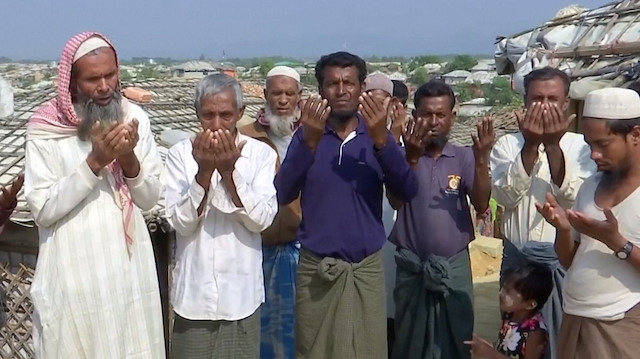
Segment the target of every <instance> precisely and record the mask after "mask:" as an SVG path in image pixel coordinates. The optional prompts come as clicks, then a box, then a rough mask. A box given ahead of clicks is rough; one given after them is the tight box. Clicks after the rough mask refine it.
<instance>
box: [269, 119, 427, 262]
mask: <svg viewBox="0 0 640 359" xmlns="http://www.w3.org/2000/svg"><path fill="white" fill-rule="evenodd" d="M388 135H389V140H388V141H387V144H386V146H385V147H384V148H382V149H381V150H377V149H375V147H374V144H373V140H372V138H371V137H370V136H369V134H368V133H367V131H366V128H365V120H364V118H362V117H361V116H360V115H359V114H358V127H357V128H356V130H355V131H354V132H352V133H351V134H349V136H348V137H347V138H346V139H345V140H344V141H343V140H342V139H341V138H340V137H339V136H338V135H337V134H336V133H335V131H333V130H332V129H331V128H330V127H329V126H327V128H326V129H325V133H324V135H323V137H322V139H321V140H320V142H319V144H318V147H317V149H316V152H315V154H314V153H313V152H312V151H311V150H310V149H309V147H308V146H307V145H306V144H305V143H304V137H303V129H302V128H300V129H299V130H298V131H296V133H295V134H294V136H293V139H292V141H291V144H290V145H289V150H288V152H287V156H286V158H285V160H284V162H283V163H282V167H281V168H280V171H279V172H278V174H277V176H276V180H275V184H276V189H277V193H278V194H277V196H278V202H279V203H280V204H286V203H289V202H291V201H293V200H294V199H295V198H297V196H298V194H299V193H300V194H301V204H302V223H301V224H300V229H299V230H298V240H299V241H300V243H301V244H302V246H303V247H304V248H305V249H307V250H309V251H311V252H313V253H314V254H316V255H318V256H320V257H334V258H339V259H342V260H345V261H347V262H350V263H357V262H360V261H362V260H363V259H364V258H366V257H368V256H369V255H371V254H373V253H375V252H377V251H378V250H380V249H381V248H382V245H383V244H384V242H385V233H384V228H383V226H382V200H383V198H382V195H383V185H386V186H387V189H388V190H389V191H390V192H391V193H393V194H394V195H395V196H397V197H398V198H400V199H402V200H405V201H410V200H411V199H412V198H413V197H414V196H415V195H416V193H417V192H418V180H417V177H416V175H415V173H414V172H413V171H412V170H411V167H410V166H409V164H408V163H407V161H406V160H405V158H404V155H403V152H402V151H401V149H400V147H399V146H398V144H397V143H396V141H395V140H394V139H393V136H392V135H391V133H390V132H389V133H388Z"/></svg>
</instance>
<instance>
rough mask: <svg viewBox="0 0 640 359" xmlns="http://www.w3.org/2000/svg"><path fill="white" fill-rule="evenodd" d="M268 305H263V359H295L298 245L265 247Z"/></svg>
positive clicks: (263, 264)
mask: <svg viewBox="0 0 640 359" xmlns="http://www.w3.org/2000/svg"><path fill="white" fill-rule="evenodd" d="M262 255H263V262H262V267H263V269H264V288H265V291H266V297H265V302H264V304H262V318H261V327H262V335H261V337H260V340H261V343H260V358H261V359H294V358H295V354H296V352H295V350H296V346H295V319H296V313H295V304H296V267H297V266H298V260H299V258H300V244H299V243H297V242H291V243H286V244H283V245H277V246H266V245H263V246H262Z"/></svg>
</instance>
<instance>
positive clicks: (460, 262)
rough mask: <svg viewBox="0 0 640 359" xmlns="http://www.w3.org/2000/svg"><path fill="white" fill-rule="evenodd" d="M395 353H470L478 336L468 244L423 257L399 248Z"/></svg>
mask: <svg viewBox="0 0 640 359" xmlns="http://www.w3.org/2000/svg"><path fill="white" fill-rule="evenodd" d="M395 259H396V264H397V266H398V268H397V271H396V288H395V290H394V293H393V297H394V299H395V302H396V316H395V326H396V341H395V345H394V347H393V355H392V357H393V358H395V359H454V358H455V359H465V358H470V357H471V356H470V348H469V346H468V345H466V344H464V341H465V340H471V339H472V336H473V282H472V280H471V261H470V259H469V251H468V250H467V249H465V250H463V251H462V252H460V253H458V254H456V255H454V256H453V257H451V258H449V259H446V258H443V257H439V256H433V255H432V256H429V258H428V259H427V260H426V261H424V262H422V261H421V260H420V258H418V256H417V255H416V254H415V253H413V252H411V251H409V250H406V249H398V250H397V251H396V257H395Z"/></svg>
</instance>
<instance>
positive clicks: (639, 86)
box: [629, 80, 640, 95]
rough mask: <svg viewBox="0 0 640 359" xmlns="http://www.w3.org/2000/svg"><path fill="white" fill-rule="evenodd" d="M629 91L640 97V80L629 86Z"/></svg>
mask: <svg viewBox="0 0 640 359" xmlns="http://www.w3.org/2000/svg"><path fill="white" fill-rule="evenodd" d="M629 90H633V91H635V92H636V93H637V94H638V95H640V80H636V81H633V82H632V83H630V84H629Z"/></svg>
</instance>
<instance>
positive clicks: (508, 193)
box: [491, 132, 596, 248]
mask: <svg viewBox="0 0 640 359" xmlns="http://www.w3.org/2000/svg"><path fill="white" fill-rule="evenodd" d="M523 146H524V137H523V136H522V134H521V133H516V134H508V135H504V136H502V137H501V138H500V139H498V141H497V142H496V144H495V145H494V146H493V150H492V151H491V181H492V186H491V195H492V197H493V198H494V199H495V200H496V201H498V204H499V205H501V206H503V207H504V218H503V221H502V233H504V236H505V238H506V239H507V240H509V241H511V243H513V244H514V245H515V246H516V247H518V248H522V247H523V246H524V244H525V243H527V242H528V241H537V242H548V243H553V242H554V241H555V236H556V230H555V228H554V227H553V226H552V225H550V224H549V223H547V222H546V221H545V220H544V217H542V215H541V214H540V213H538V211H537V210H536V203H545V202H546V195H547V193H548V192H551V193H553V194H554V195H555V196H556V198H557V199H558V202H559V203H560V205H561V206H563V207H565V208H571V206H573V202H574V201H575V197H576V194H577V193H578V190H579V189H580V186H581V185H582V182H583V181H584V179H585V178H587V177H589V176H591V175H592V174H593V173H595V172H596V165H595V163H594V162H593V160H591V151H590V149H589V146H588V145H587V143H586V142H585V141H584V137H583V135H581V134H577V133H572V132H567V133H566V134H565V135H564V136H563V137H562V139H561V140H560V148H561V149H562V153H563V154H564V163H565V173H564V181H563V182H562V186H560V187H558V186H557V185H556V184H555V183H553V180H552V179H551V171H550V169H549V160H548V159H547V155H546V154H545V151H544V145H540V148H539V149H538V158H537V159H536V161H535V163H534V165H533V169H532V171H531V176H529V175H528V174H527V172H526V170H525V169H524V164H523V163H522V156H521V154H520V153H521V151H522V148H523Z"/></svg>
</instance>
